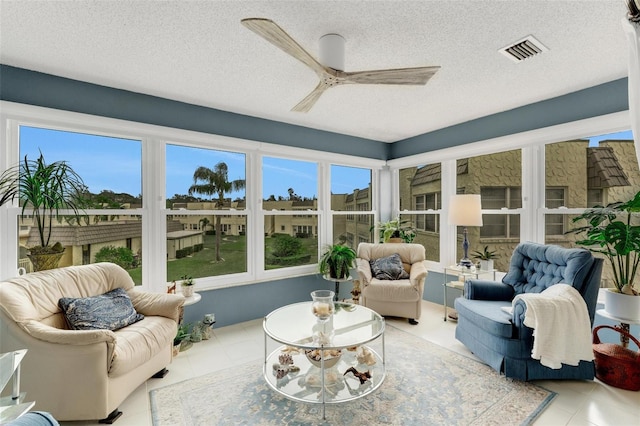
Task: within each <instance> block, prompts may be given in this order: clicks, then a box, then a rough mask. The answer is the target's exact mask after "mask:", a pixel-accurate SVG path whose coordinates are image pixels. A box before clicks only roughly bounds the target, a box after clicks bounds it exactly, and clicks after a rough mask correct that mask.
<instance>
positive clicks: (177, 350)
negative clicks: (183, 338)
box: [171, 343, 180, 358]
mask: <svg viewBox="0 0 640 426" xmlns="http://www.w3.org/2000/svg"><path fill="white" fill-rule="evenodd" d="M171 353H172V355H173V358H175V357H177V356H178V354H179V353H180V343H178V344H177V345H173V349H172V351H171Z"/></svg>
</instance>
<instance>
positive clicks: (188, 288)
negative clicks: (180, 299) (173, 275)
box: [180, 275, 196, 297]
mask: <svg viewBox="0 0 640 426" xmlns="http://www.w3.org/2000/svg"><path fill="white" fill-rule="evenodd" d="M180 279H181V280H182V281H181V282H180V288H181V289H182V295H183V296H184V297H191V296H193V289H194V286H195V284H196V282H195V280H194V279H193V277H191V276H187V275H183V276H181V277H180Z"/></svg>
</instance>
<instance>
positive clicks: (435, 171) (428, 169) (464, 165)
mask: <svg viewBox="0 0 640 426" xmlns="http://www.w3.org/2000/svg"><path fill="white" fill-rule="evenodd" d="M468 172H469V159H468V158H462V159H460V160H458V161H457V163H456V174H458V175H462V174H465V173H468ZM440 179H442V167H441V165H440V163H435V164H427V165H426V166H422V167H419V168H418V169H417V170H416V174H415V175H413V179H411V185H421V184H423V183H429V182H435V181H437V180H440Z"/></svg>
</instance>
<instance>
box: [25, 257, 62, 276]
mask: <svg viewBox="0 0 640 426" xmlns="http://www.w3.org/2000/svg"><path fill="white" fill-rule="evenodd" d="M63 254H64V252H60V253H38V254H27V257H28V258H29V260H31V263H32V264H33V270H34V271H35V272H37V271H46V270H49V269H56V268H57V267H58V263H60V259H62V255H63Z"/></svg>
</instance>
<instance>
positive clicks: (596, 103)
mask: <svg viewBox="0 0 640 426" xmlns="http://www.w3.org/2000/svg"><path fill="white" fill-rule="evenodd" d="M628 109H629V91H628V80H627V79H626V78H622V79H620V80H614V81H611V82H608V83H605V84H601V85H598V86H594V87H590V88H588V89H584V90H579V91H577V92H573V93H569V94H567V95H563V96H558V97H556V98H551V99H547V100H544V101H541V102H536V103H534V104H530V105H525V106H523V107H520V108H515V109H512V110H509V111H505V112H501V113H498V114H493V115H488V116H486V117H482V118H479V119H477V120H472V121H468V122H466V123H462V124H458V125H455V126H451V127H447V128H444V129H440V130H436V131H434V132H430V133H425V134H422V135H418V136H415V137H412V138H408V139H404V140H402V141H398V142H395V143H393V144H392V145H391V155H390V158H402V157H407V156H409V155H415V154H419V153H421V152H429V151H436V150H438V149H443V148H449V147H452V146H458V145H463V144H466V143H471V142H478V141H482V140H487V139H492V138H497V137H500V136H507V135H511V134H516V133H521V132H526V131H530V130H535V129H539V128H543V127H549V126H554V125H558V124H563V123H570V122H572V121H577V120H583V119H587V118H593V117H598V116H601V115H606V114H611V113H615V112H620V111H626V110H628Z"/></svg>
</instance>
